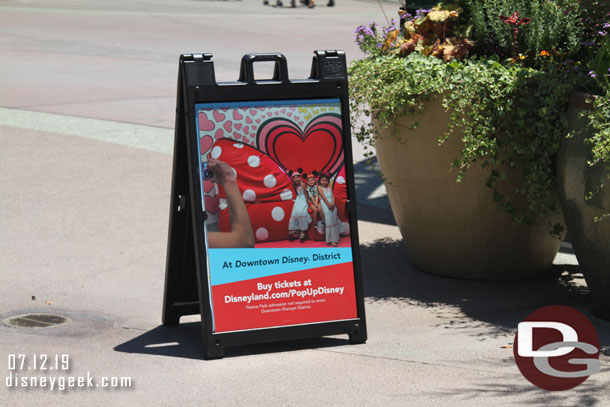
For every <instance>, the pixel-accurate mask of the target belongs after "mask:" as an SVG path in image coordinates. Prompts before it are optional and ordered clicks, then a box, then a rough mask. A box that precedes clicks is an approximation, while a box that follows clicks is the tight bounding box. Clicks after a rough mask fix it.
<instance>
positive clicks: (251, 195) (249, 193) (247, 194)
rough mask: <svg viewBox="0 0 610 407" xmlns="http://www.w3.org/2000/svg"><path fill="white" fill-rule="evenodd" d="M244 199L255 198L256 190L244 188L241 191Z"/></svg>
mask: <svg viewBox="0 0 610 407" xmlns="http://www.w3.org/2000/svg"><path fill="white" fill-rule="evenodd" d="M243 197H244V201H248V202H254V201H255V200H256V192H254V191H253V190H251V189H246V190H245V191H244V193H243Z"/></svg>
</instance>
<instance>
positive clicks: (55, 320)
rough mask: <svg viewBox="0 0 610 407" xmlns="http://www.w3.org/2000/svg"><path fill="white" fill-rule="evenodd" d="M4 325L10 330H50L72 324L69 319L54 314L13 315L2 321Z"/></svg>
mask: <svg viewBox="0 0 610 407" xmlns="http://www.w3.org/2000/svg"><path fill="white" fill-rule="evenodd" d="M2 322H3V323H4V325H6V326H10V327H11V328H30V329H40V328H52V327H56V326H59V325H64V324H69V323H70V322H72V320H71V319H70V318H68V317H67V316H65V315H56V314H23V315H14V316H12V317H9V318H6V319H5V320H4V321H2Z"/></svg>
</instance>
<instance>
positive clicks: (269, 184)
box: [263, 174, 277, 188]
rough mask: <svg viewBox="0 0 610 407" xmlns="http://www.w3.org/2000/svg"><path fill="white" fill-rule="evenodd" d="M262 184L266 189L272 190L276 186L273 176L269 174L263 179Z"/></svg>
mask: <svg viewBox="0 0 610 407" xmlns="http://www.w3.org/2000/svg"><path fill="white" fill-rule="evenodd" d="M263 183H264V184H265V186H266V187H267V188H273V187H274V186H275V185H276V184H277V180H276V179H275V177H274V176H273V174H269V175H267V176H266V177H265V178H264V179H263Z"/></svg>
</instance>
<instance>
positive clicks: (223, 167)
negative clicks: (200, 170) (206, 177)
mask: <svg viewBox="0 0 610 407" xmlns="http://www.w3.org/2000/svg"><path fill="white" fill-rule="evenodd" d="M208 168H209V169H210V170H211V171H212V172H213V173H214V178H212V179H211V181H212V182H215V183H217V184H220V185H221V186H222V187H223V189H224V190H225V194H226V196H227V206H228V207H229V214H230V217H231V231H230V232H209V233H208V247H210V248H231V247H240V248H242V247H243V248H250V247H254V232H253V231H252V224H251V223H250V217H249V216H248V210H247V209H246V204H245V203H244V200H243V198H242V196H241V193H240V192H239V187H238V186H237V179H236V178H235V173H234V172H233V169H232V168H231V167H230V166H229V165H228V164H227V163H225V162H222V161H219V160H216V159H213V158H210V159H209V161H208Z"/></svg>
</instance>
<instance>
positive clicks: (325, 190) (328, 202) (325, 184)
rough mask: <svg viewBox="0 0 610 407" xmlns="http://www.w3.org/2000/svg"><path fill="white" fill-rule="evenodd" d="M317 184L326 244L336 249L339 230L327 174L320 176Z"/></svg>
mask: <svg viewBox="0 0 610 407" xmlns="http://www.w3.org/2000/svg"><path fill="white" fill-rule="evenodd" d="M318 182H319V183H320V185H319V186H318V191H319V192H320V194H319V195H320V199H321V200H320V203H321V205H322V213H324V223H325V224H326V225H325V226H324V233H325V235H326V244H330V245H333V246H335V247H337V246H338V244H339V233H340V232H341V230H340V221H339V217H338V216H337V207H336V206H335V194H334V193H333V190H332V188H331V187H330V186H329V183H330V177H329V176H328V174H321V175H320V177H319V178H318Z"/></svg>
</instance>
